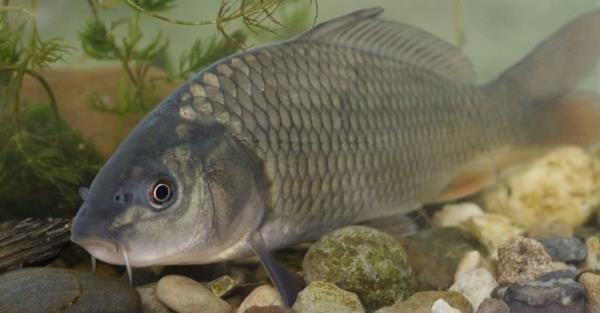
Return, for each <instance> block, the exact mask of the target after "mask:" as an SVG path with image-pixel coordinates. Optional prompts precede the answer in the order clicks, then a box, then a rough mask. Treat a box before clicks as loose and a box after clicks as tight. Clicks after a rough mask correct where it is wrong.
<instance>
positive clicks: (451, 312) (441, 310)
mask: <svg viewBox="0 0 600 313" xmlns="http://www.w3.org/2000/svg"><path fill="white" fill-rule="evenodd" d="M431 313H461V312H460V310H459V309H455V308H453V307H452V306H451V305H450V304H448V302H446V301H444V299H439V300H437V301H435V302H434V303H433V305H432V306H431Z"/></svg>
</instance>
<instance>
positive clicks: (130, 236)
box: [71, 114, 264, 267]
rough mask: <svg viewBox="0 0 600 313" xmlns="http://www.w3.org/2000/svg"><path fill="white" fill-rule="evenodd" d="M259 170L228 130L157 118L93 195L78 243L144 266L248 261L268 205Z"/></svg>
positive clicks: (108, 258) (103, 174)
mask: <svg viewBox="0 0 600 313" xmlns="http://www.w3.org/2000/svg"><path fill="white" fill-rule="evenodd" d="M257 166H258V164H256V163H255V162H254V159H253V158H252V156H251V154H249V152H248V151H247V150H246V149H245V148H244V145H243V144H241V143H240V142H238V141H236V140H235V139H234V137H233V136H231V135H229V133H228V131H227V129H226V128H225V127H224V126H223V125H221V124H219V123H214V122H207V123H199V122H197V121H185V120H181V119H180V118H178V116H176V115H175V116H169V115H167V114H153V115H151V116H149V117H147V118H146V119H145V120H144V121H142V123H141V124H140V125H138V127H136V129H135V130H134V131H133V132H132V133H131V134H130V135H129V136H128V138H127V139H126V140H125V141H124V142H123V143H122V144H121V145H120V146H119V147H118V148H117V150H116V151H115V152H114V154H113V155H112V156H111V157H110V159H109V160H108V161H107V163H106V164H105V166H104V167H103V168H102V169H101V170H100V172H99V173H98V175H97V176H96V177H95V179H94V181H93V182H92V184H91V186H90V188H89V190H88V191H87V192H85V200H84V203H83V204H82V206H81V208H80V209H79V211H78V213H77V216H76V217H75V220H74V223H73V227H72V237H71V239H72V241H74V242H75V243H77V244H79V245H80V246H82V247H83V248H85V249H86V250H87V251H88V252H89V253H90V254H92V255H93V256H94V257H96V258H98V259H100V260H103V261H105V262H108V263H113V264H121V265H125V264H127V263H129V265H131V266H138V267H139V266H150V265H170V264H203V263H211V262H215V261H220V260H224V259H231V258H234V257H240V256H245V255H248V254H249V253H250V247H249V246H248V244H247V243H246V240H245V238H247V237H248V236H249V235H250V234H251V233H252V232H253V231H254V230H255V229H256V228H257V227H258V224H259V223H260V220H261V218H262V212H263V207H264V206H263V205H262V202H261V201H262V191H261V190H263V189H262V187H261V183H260V179H257V177H258V176H257V175H256V174H257V170H256V169H257Z"/></svg>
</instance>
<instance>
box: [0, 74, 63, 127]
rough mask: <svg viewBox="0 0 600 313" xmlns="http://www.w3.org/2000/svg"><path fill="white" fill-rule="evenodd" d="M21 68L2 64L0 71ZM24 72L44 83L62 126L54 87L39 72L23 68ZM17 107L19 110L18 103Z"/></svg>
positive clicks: (55, 115)
mask: <svg viewBox="0 0 600 313" xmlns="http://www.w3.org/2000/svg"><path fill="white" fill-rule="evenodd" d="M19 70H21V68H20V67H19V66H17V65H8V66H0V72H4V71H10V72H14V71H19ZM23 72H24V73H25V74H27V75H29V76H31V77H33V78H35V80H37V81H38V82H39V83H40V85H42V87H43V88H44V90H45V91H46V94H47V95H48V98H50V106H51V107H52V110H53V111H54V117H55V119H56V121H57V122H58V127H60V120H61V118H60V112H59V111H58V105H57V102H56V97H55V96H54V92H53V91H52V88H50V84H49V83H48V81H47V80H46V79H45V78H44V77H43V76H42V75H40V74H39V73H37V72H35V71H33V70H31V69H28V68H26V69H24V70H23ZM19 98H20V97H17V101H18V100H20V99H19ZM16 109H17V110H18V105H17V107H16ZM19 124H20V123H19ZM19 126H20V125H19Z"/></svg>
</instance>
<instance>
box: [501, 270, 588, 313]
mask: <svg viewBox="0 0 600 313" xmlns="http://www.w3.org/2000/svg"><path fill="white" fill-rule="evenodd" d="M575 275H576V273H575V272H571V271H559V272H553V273H549V274H546V275H544V276H543V277H540V278H539V279H537V280H535V281H531V282H526V283H522V284H515V285H511V286H509V287H508V288H507V289H506V292H505V293H504V301H505V302H506V303H507V304H508V306H509V307H510V312H512V313H537V312H539V313H563V312H569V313H585V290H584V288H583V286H582V285H581V284H579V283H577V282H576V281H575V280H573V279H572V278H571V277H574V276H575Z"/></svg>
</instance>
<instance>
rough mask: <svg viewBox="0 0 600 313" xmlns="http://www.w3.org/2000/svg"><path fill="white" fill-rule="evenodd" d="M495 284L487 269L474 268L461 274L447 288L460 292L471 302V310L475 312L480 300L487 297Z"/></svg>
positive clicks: (496, 284)
mask: <svg viewBox="0 0 600 313" xmlns="http://www.w3.org/2000/svg"><path fill="white" fill-rule="evenodd" d="M497 286H498V283H497V282H496V279H494V276H492V274H491V273H490V272H489V271H488V270H486V269H484V268H476V269H474V270H471V271H469V272H466V273H464V274H463V275H461V276H460V277H459V279H458V280H457V281H456V282H455V283H454V284H453V285H452V286H451V287H450V289H449V290H450V291H456V292H460V293H461V294H462V295H463V296H465V298H467V300H469V302H471V305H472V306H473V312H477V309H478V308H479V305H480V304H481V302H483V300H485V298H488V297H489V296H490V295H491V293H492V291H493V290H494V288H496V287H497Z"/></svg>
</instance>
